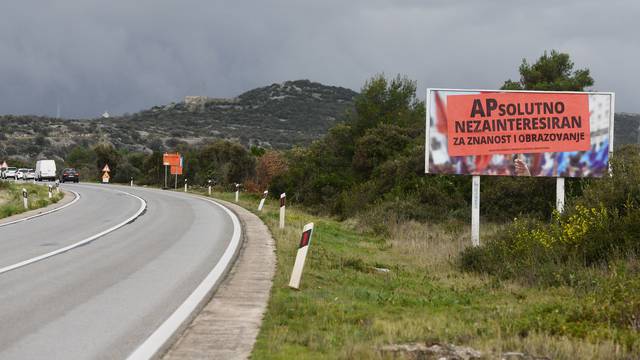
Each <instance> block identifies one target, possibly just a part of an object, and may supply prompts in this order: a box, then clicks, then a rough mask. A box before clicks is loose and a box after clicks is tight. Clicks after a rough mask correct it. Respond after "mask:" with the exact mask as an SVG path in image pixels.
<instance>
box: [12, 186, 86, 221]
mask: <svg viewBox="0 0 640 360" xmlns="http://www.w3.org/2000/svg"><path fill="white" fill-rule="evenodd" d="M69 191H71V192H72V193H73V195H74V196H75V197H76V198H75V199H73V201H71V202H70V203H68V204H65V205H62V206H60V207H59V208H55V209H52V210H49V211H45V212H43V213H39V214H35V215H31V216H28V217H26V218H23V219H18V220H13V221H9V222H6V223H2V224H0V227H3V226H7V225H13V224H17V223H21V222H23V221H27V220H31V219H33V218H37V217H40V216H44V215H48V214H51V213H52V212H56V211H59V210H62V209H64V208H66V207H67V206H71V205H73V204H75V203H76V202H77V201H78V200H80V194H78V193H77V192H75V191H73V190H69Z"/></svg>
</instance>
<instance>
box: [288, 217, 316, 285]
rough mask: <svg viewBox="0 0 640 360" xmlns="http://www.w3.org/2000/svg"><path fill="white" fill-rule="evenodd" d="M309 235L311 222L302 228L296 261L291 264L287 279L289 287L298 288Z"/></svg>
mask: <svg viewBox="0 0 640 360" xmlns="http://www.w3.org/2000/svg"><path fill="white" fill-rule="evenodd" d="M311 235H313V223H308V224H307V225H305V226H304V229H302V237H301V238H300V244H299V245H298V252H297V253H296V261H295V263H294V264H293V271H292V272H291V279H290V280H289V287H290V288H293V289H296V290H298V289H300V279H301V278H302V270H303V269H304V263H305V261H306V259H307V252H308V251H309V245H310V244H311Z"/></svg>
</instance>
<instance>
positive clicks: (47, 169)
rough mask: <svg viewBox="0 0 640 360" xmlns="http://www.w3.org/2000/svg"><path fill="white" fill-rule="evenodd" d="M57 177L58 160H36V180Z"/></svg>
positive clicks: (52, 179)
mask: <svg viewBox="0 0 640 360" xmlns="http://www.w3.org/2000/svg"><path fill="white" fill-rule="evenodd" d="M55 179H56V162H55V161H53V160H38V162H36V180H37V181H42V180H51V181H54V180H55Z"/></svg>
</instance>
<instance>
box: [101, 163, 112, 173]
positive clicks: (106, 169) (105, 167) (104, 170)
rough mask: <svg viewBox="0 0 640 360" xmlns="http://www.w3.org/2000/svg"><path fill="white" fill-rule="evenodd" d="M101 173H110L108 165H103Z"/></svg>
mask: <svg viewBox="0 0 640 360" xmlns="http://www.w3.org/2000/svg"><path fill="white" fill-rule="evenodd" d="M102 171H103V172H109V171H111V169H109V164H105V165H104V167H103V168H102Z"/></svg>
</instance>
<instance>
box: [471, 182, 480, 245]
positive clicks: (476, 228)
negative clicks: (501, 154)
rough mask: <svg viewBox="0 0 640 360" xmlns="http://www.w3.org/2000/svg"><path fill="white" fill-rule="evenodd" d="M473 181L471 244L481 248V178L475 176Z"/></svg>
mask: <svg viewBox="0 0 640 360" xmlns="http://www.w3.org/2000/svg"><path fill="white" fill-rule="evenodd" d="M471 181H472V192H471V244H472V245H473V246H480V176H479V175H474V176H473V178H472V180H471Z"/></svg>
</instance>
